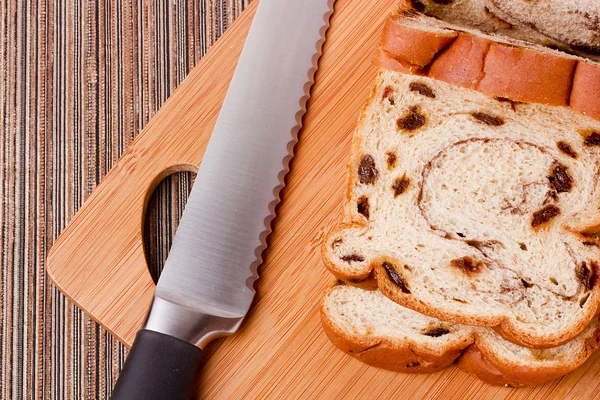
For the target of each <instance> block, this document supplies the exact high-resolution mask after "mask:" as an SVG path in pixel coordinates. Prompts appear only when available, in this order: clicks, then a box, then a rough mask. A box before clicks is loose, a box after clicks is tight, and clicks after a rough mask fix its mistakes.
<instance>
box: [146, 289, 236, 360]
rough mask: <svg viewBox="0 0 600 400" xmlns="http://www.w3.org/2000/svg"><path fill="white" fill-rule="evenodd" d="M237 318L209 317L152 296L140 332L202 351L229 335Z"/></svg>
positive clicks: (234, 328)
mask: <svg viewBox="0 0 600 400" xmlns="http://www.w3.org/2000/svg"><path fill="white" fill-rule="evenodd" d="M243 319H244V317H243V316H241V317H224V316H219V315H210V314H207V313H203V312H200V311H197V310H194V309H191V308H188V307H185V306H183V305H180V304H176V303H174V302H170V301H168V300H165V299H163V298H161V297H158V296H154V299H153V300H152V305H151V306H150V312H149V313H148V317H147V319H146V323H145V325H144V329H146V330H150V331H154V332H159V333H163V334H165V335H169V336H173V337H175V338H178V339H180V340H184V341H186V342H188V343H191V344H193V345H195V346H197V347H199V348H200V349H204V348H205V347H206V345H207V344H208V343H209V342H211V341H212V340H214V339H216V338H219V337H223V336H229V335H232V334H233V333H234V332H235V331H236V330H237V329H238V328H239V326H240V324H241V323H242V320H243Z"/></svg>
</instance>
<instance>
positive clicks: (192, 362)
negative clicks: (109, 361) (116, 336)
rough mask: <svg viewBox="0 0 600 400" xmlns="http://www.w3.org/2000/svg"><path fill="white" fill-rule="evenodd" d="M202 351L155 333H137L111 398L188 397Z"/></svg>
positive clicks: (179, 399) (172, 399) (171, 399)
mask: <svg viewBox="0 0 600 400" xmlns="http://www.w3.org/2000/svg"><path fill="white" fill-rule="evenodd" d="M201 356H202V350H200V349H199V348H198V347H196V346H194V345H193V344H190V343H188V342H185V341H183V340H180V339H177V338H174V337H173V336H169V335H165V334H162V333H159V332H154V331H149V330H146V329H142V330H140V331H139V332H138V333H137V336H136V337H135V342H134V343H133V347H132V348H131V351H130V352H129V356H128V357H127V361H125V367H124V368H123V370H122V371H121V374H120V375H119V379H118V380H117V384H116V385H115V387H114V390H113V394H112V396H111V399H112V400H190V399H191V397H192V390H193V388H194V377H195V375H196V372H197V371H198V369H199V367H200V359H201Z"/></svg>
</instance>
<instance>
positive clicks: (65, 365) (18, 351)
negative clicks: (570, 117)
mask: <svg viewBox="0 0 600 400" xmlns="http://www.w3.org/2000/svg"><path fill="white" fill-rule="evenodd" d="M249 2H250V0H2V1H0V135H1V138H2V142H1V147H0V165H1V175H0V199H1V203H0V225H1V227H2V231H1V233H0V238H1V243H0V245H1V251H0V264H1V268H0V360H1V364H0V398H1V399H21V398H27V399H30V398H35V399H103V398H106V397H108V396H109V394H110V390H111V387H112V385H113V383H114V381H115V378H116V376H117V374H118V371H119V370H120V368H121V367H122V365H123V362H124V360H125V357H126V355H127V352H126V350H125V348H124V347H123V346H122V345H121V344H119V343H118V342H117V341H116V340H115V339H113V338H112V337H111V336H110V334H108V333H107V332H106V331H104V330H103V329H101V328H100V327H99V326H98V325H97V324H95V323H94V322H92V321H91V320H90V319H89V318H88V317H86V316H85V315H84V314H83V313H82V312H81V311H80V310H78V309H77V308H76V307H75V306H74V305H72V304H70V303H69V302H68V301H67V300H66V299H65V298H64V297H63V296H62V295H61V294H60V292H59V291H58V290H57V289H56V288H54V287H53V286H52V284H51V283H50V281H49V279H48V277H47V276H46V273H45V271H44V260H45V258H46V255H47V253H48V250H49V249H50V246H51V245H52V243H53V241H54V240H55V239H56V237H57V236H58V235H59V234H60V232H61V231H62V230H63V229H64V227H65V226H66V224H67V223H68V221H69V219H70V218H71V217H72V216H73V215H74V214H75V212H76V211H77V209H78V208H79V207H81V205H82V204H83V202H84V201H85V199H86V198H87V197H88V196H89V194H90V193H91V191H92V190H93V189H94V187H95V186H96V185H97V184H98V182H99V181H100V180H101V179H102V177H103V176H104V175H105V174H106V173H107V171H108V170H109V169H110V168H111V166H112V165H113V164H114V163H115V161H116V160H117V159H118V158H119V156H120V155H121V154H122V153H123V151H124V149H125V148H126V147H127V146H128V145H129V144H130V143H131V141H132V140H133V139H134V138H135V137H136V135H137V134H138V133H139V132H140V130H141V129H142V128H143V127H144V125H145V124H146V123H147V122H148V121H149V120H150V118H152V116H153V115H154V113H156V111H157V110H158V108H159V107H160V106H161V104H163V102H164V101H165V100H166V99H167V97H168V96H169V95H170V93H172V91H173V90H174V89H175V87H176V86H177V85H178V84H179V83H180V82H181V81H182V80H183V79H184V78H185V76H186V75H187V73H188V71H189V70H190V68H192V67H193V66H194V65H195V64H196V63H197V62H198V60H199V59H200V58H201V57H202V55H203V54H205V52H206V51H207V50H208V48H209V47H210V46H211V45H212V44H213V43H214V42H215V40H216V39H217V38H218V37H219V36H220V35H221V34H222V33H223V31H224V30H225V29H226V28H227V26H229V24H231V22H232V21H233V19H234V18H235V17H236V16H238V15H239V14H240V12H241V11H242V10H243V9H244V7H245V6H247V4H248V3H249ZM190 186H191V177H190V176H189V175H185V174H180V175H176V176H174V177H172V178H170V179H167V180H166V181H165V182H163V184H161V186H160V187H159V188H158V189H157V191H156V192H155V194H154V196H153V198H152V201H151V207H150V210H149V214H148V216H147V221H146V227H147V229H146V231H147V232H148V236H147V248H148V252H149V253H150V259H151V260H153V266H152V269H153V270H155V271H154V273H155V274H156V271H158V270H159V269H160V267H161V265H162V262H163V261H164V259H165V257H166V253H167V250H168V247H169V245H170V240H171V236H172V233H173V231H174V228H175V226H176V224H177V221H178V218H179V215H180V213H181V211H182V208H183V205H184V202H185V198H186V195H187V193H188V192H189V189H190Z"/></svg>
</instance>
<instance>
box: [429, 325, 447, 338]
mask: <svg viewBox="0 0 600 400" xmlns="http://www.w3.org/2000/svg"><path fill="white" fill-rule="evenodd" d="M449 333H450V331H449V330H448V329H446V328H441V327H440V328H434V329H432V330H430V331H428V332H425V333H424V334H423V335H425V336H431V337H440V336H444V335H447V334H449Z"/></svg>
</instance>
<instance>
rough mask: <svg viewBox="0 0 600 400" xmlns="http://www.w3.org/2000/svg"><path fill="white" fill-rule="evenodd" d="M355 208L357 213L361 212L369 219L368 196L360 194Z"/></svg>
mask: <svg viewBox="0 0 600 400" xmlns="http://www.w3.org/2000/svg"><path fill="white" fill-rule="evenodd" d="M356 208H357V210H358V213H359V214H362V215H364V216H365V217H366V218H367V219H369V198H368V197H367V196H362V197H361V198H360V199H358V202H357V203H356Z"/></svg>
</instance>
